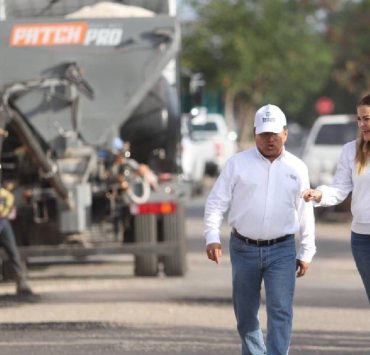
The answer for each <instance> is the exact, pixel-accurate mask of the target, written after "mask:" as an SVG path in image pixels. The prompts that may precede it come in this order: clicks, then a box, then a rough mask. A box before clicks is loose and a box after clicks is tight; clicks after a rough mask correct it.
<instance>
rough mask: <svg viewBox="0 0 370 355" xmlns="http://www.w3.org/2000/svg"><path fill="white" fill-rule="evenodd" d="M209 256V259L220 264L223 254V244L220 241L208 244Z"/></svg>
mask: <svg viewBox="0 0 370 355" xmlns="http://www.w3.org/2000/svg"><path fill="white" fill-rule="evenodd" d="M207 256H208V259H210V260H212V261H214V262H215V263H217V264H218V263H219V262H220V259H221V256H222V250H221V244H220V243H211V244H208V245H207Z"/></svg>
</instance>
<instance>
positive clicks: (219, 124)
mask: <svg viewBox="0 0 370 355" xmlns="http://www.w3.org/2000/svg"><path fill="white" fill-rule="evenodd" d="M236 151H237V144H236V134H235V133H234V132H229V130H228V129H227V125H226V122H225V119H224V117H223V116H222V115H220V114H214V113H207V112H206V111H200V112H199V114H198V115H194V117H192V118H191V116H185V117H183V122H182V169H183V173H184V176H185V178H186V179H187V180H189V181H191V182H192V183H193V185H194V189H193V190H195V191H196V192H201V190H202V188H203V178H204V176H205V175H212V176H214V175H217V174H218V173H219V172H220V171H221V169H222V168H223V166H224V164H225V162H226V160H227V159H228V158H229V157H230V156H231V155H233V154H234V153H235V152H236Z"/></svg>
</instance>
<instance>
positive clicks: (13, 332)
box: [0, 197, 370, 355]
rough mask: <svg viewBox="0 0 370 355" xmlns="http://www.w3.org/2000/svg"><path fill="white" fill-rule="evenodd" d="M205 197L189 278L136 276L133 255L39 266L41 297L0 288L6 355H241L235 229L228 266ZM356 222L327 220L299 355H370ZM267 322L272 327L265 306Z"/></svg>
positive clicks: (191, 224)
mask: <svg viewBox="0 0 370 355" xmlns="http://www.w3.org/2000/svg"><path fill="white" fill-rule="evenodd" d="M203 204H204V197H203V198H202V197H199V198H195V199H192V200H191V201H190V203H189V206H188V211H187V246H188V253H187V262H188V272H187V274H186V276H185V277H182V278H169V277H165V276H163V275H161V276H159V277H157V278H139V277H135V276H133V263H132V257H130V256H125V257H115V258H109V259H108V258H95V259H90V260H89V262H88V263H87V262H86V263H84V264H79V265H76V264H72V263H68V262H65V263H64V264H59V265H53V266H49V267H40V266H38V267H36V266H33V267H31V268H30V270H29V276H30V282H31V285H32V287H33V288H34V290H35V291H36V292H37V297H34V298H32V299H22V298H17V297H15V296H14V285H13V284H12V283H0V354H1V355H8V354H9V355H10V354H11V355H18V354H28V355H31V354H37V355H50V354H58V355H59V354H70V355H80V354H91V355H95V354H128V355H139V354H146V353H150V354H152V355H159V354H182V355H187V354H189V355H190V354H198V355H203V354H207V355H209V354H215V355H233V354H235V355H237V354H239V339H238V336H237V334H236V330H235V320H234V315H233V310H232V304H231V287H230V283H231V277H230V263H229V258H228V251H227V240H228V232H229V230H228V228H227V226H226V225H224V227H223V246H224V256H223V258H222V262H221V264H220V265H215V264H213V263H211V262H209V261H208V260H207V259H206V257H205V255H204V241H203V238H202V236H201V232H202V221H201V218H202V214H203ZM349 228H350V226H349V219H348V216H346V215H334V216H331V221H330V222H320V221H319V222H318V224H317V245H318V253H317V255H316V257H315V259H314V262H313V263H312V265H311V268H310V270H309V273H308V274H307V276H305V277H304V278H302V279H299V280H298V282H297V289H296V298H295V314H294V327H293V328H294V331H293V338H292V346H291V351H290V354H291V355H296V354H303V355H313V354H324V355H329V354H330V355H331V354H333V355H334V354H335V355H347V354H356V355H360V354H361V355H365V354H367V355H369V354H370V317H369V307H368V303H367V300H366V298H365V295H364V291H363V288H362V285H361V281H360V279H359V277H358V274H357V272H356V270H355V266H354V263H353V260H352V256H351V254H350V248H349ZM260 317H261V324H262V326H263V329H265V328H266V326H265V324H266V315H265V312H264V303H263V304H262V308H261V315H260Z"/></svg>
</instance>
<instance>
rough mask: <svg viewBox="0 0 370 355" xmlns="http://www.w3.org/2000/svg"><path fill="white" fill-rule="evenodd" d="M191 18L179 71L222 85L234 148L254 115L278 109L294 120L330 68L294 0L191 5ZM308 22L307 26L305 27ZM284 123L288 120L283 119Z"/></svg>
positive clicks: (307, 13)
mask: <svg viewBox="0 0 370 355" xmlns="http://www.w3.org/2000/svg"><path fill="white" fill-rule="evenodd" d="M192 5H193V7H194V9H195V10H196V12H197V14H198V17H197V20H196V21H194V22H193V24H192V25H191V26H190V27H189V28H188V29H187V30H188V32H187V33H186V35H185V36H184V40H183V62H182V63H183V65H185V66H186V67H187V68H189V69H191V70H193V71H200V72H202V73H203V74H204V77H205V79H206V82H207V85H209V86H210V87H220V86H222V87H223V89H224V93H225V104H226V108H225V111H226V116H227V117H228V118H229V119H230V117H232V115H233V113H236V116H237V119H236V121H237V123H238V126H239V134H240V139H241V141H242V143H245V142H247V141H248V140H249V139H250V137H251V130H252V126H253V125H252V119H253V113H254V111H255V109H256V108H257V107H258V106H260V105H262V104H265V103H268V102H271V103H275V104H278V105H281V107H282V108H283V109H284V110H285V111H286V112H287V113H288V116H293V117H294V116H295V115H297V113H298V112H299V111H300V109H301V108H302V107H303V105H304V103H305V100H306V98H307V96H310V95H312V93H315V92H317V91H319V90H320V88H321V87H322V85H323V84H324V83H325V82H326V80H327V78H328V76H329V73H330V68H331V65H332V54H331V50H330V47H329V46H327V45H326V43H325V42H324V40H323V36H321V35H320V33H319V32H318V28H316V26H315V25H316V24H317V23H316V22H315V21H312V19H313V18H314V16H313V12H312V9H311V8H308V7H307V6H304V4H301V2H298V1H294V0H291V1H289V0H259V1H252V0H212V1H202V2H200V1H193V2H192ZM310 20H311V21H310ZM288 118H289V117H288Z"/></svg>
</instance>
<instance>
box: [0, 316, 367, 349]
mask: <svg viewBox="0 0 370 355" xmlns="http://www.w3.org/2000/svg"><path fill="white" fill-rule="evenodd" d="M194 316H196V315H194ZM0 330H1V332H0V351H1V354H3V355H8V354H13V355H14V354H22V353H24V354H26V352H23V351H26V350H27V354H36V353H37V354H38V355H42V354H45V355H46V354H51V353H55V354H74V355H78V354H87V353H89V354H91V355H94V354H101V353H102V352H101V351H104V353H109V354H111V355H114V354H126V355H139V354H140V355H142V354H143V353H150V354H152V355H159V354H181V355H188V354H189V355H190V354H197V355H206V354H207V355H208V354H212V355H233V354H235V355H238V354H239V353H240V352H239V338H238V336H237V333H236V330H229V329H223V328H221V327H218V328H217V327H215V328H206V327H173V326H171V327H165V326H162V327H158V325H156V326H155V327H151V326H150V325H146V326H145V327H133V326H126V325H122V324H114V323H99V322H60V323H36V324H35V323H21V324H9V323H8V324H6V323H5V324H2V325H0ZM11 338H12V339H18V341H17V342H10V343H9V342H7V341H9V339H11ZM46 339H48V340H46ZM22 350H23V351H22ZM369 353H370V338H369V334H368V333H365V332H356V331H353V332H322V331H320V332H315V331H299V332H293V338H292V346H291V351H290V355H299V354H300V355H314V354H321V355H332V354H335V355H344V354H356V355H365V354H366V355H368V354H369Z"/></svg>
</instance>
